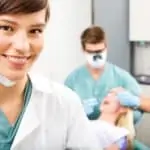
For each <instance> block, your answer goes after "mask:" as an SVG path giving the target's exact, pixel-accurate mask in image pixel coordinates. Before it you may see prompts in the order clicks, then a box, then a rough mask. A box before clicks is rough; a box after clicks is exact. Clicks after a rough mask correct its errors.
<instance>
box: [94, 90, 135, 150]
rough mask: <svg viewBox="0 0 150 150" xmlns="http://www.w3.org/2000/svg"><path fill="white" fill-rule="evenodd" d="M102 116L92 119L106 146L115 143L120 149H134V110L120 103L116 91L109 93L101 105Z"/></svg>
mask: <svg viewBox="0 0 150 150" xmlns="http://www.w3.org/2000/svg"><path fill="white" fill-rule="evenodd" d="M100 111H101V116H100V117H99V118H98V120H97V121H92V123H93V128H94V129H95V130H96V133H97V136H98V137H99V138H100V139H99V141H100V143H101V145H102V146H103V147H104V148H106V149H107V148H108V146H110V145H112V144H115V145H116V146H118V149H119V150H127V149H128V150H132V149H133V145H132V143H133V140H134V137H135V129H134V123H133V111H132V110H131V109H129V108H127V107H123V106H121V105H120V103H119V100H118V99H117V96H116V94H115V93H109V94H108V95H107V96H106V97H105V99H104V101H103V102H102V104H101V106H100Z"/></svg>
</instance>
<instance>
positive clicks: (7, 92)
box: [0, 76, 27, 104]
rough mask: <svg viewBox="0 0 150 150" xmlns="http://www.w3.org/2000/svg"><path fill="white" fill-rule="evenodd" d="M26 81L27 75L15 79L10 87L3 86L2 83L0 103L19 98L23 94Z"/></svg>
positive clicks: (0, 86)
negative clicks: (20, 78)
mask: <svg viewBox="0 0 150 150" xmlns="http://www.w3.org/2000/svg"><path fill="white" fill-rule="evenodd" d="M26 82H27V76H26V77H24V78H23V79H22V80H19V81H17V83H16V84H15V85H14V86H12V87H4V86H3V85H0V104H2V103H4V102H8V101H10V100H13V99H18V98H20V97H21V96H22V94H23V91H24V88H25V85H26Z"/></svg>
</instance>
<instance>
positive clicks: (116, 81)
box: [65, 62, 142, 122]
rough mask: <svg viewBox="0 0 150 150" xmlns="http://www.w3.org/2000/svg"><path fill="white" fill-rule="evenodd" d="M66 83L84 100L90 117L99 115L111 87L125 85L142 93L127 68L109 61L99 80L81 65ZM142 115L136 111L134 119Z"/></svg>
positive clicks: (138, 93)
mask: <svg viewBox="0 0 150 150" xmlns="http://www.w3.org/2000/svg"><path fill="white" fill-rule="evenodd" d="M65 85H67V86H68V87H69V88H71V89H72V90H73V91H75V92H76V93H77V94H78V95H79V97H80V98H81V100H82V103H83V106H84V108H85V112H86V113H87V115H88V117H89V119H92V120H94V119H96V118H97V117H98V116H99V115H100V112H99V105H100V104H101V102H102V100H103V99H104V97H105V96H106V95H107V94H108V93H109V92H110V90H111V89H113V88H116V87H123V88H125V89H127V90H128V91H130V92H131V93H133V94H134V95H138V96H139V95H140V94H141V89H140V86H139V85H138V83H137V81H136V80H135V79H134V78H133V77H132V76H131V75H130V74H129V73H128V72H126V71H125V70H123V69H121V68H119V67H117V66H116V65H113V64H111V63H109V62H108V63H107V64H106V66H105V69H104V72H103V73H102V75H101V76H100V78H99V79H98V80H94V79H93V78H92V76H91V74H90V72H89V71H88V69H87V67H86V66H85V65H84V66H81V67H80V68H77V69H76V70H75V71H73V72H72V73H71V74H70V75H69V76H68V77H67V79H66V80H65ZM141 117H142V112H141V111H138V110H136V111H135V112H134V121H135V122H137V121H138V120H139V119H140V118H141Z"/></svg>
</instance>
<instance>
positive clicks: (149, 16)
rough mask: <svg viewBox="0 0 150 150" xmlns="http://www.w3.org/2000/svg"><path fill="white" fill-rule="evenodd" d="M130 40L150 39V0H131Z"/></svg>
mask: <svg viewBox="0 0 150 150" xmlns="http://www.w3.org/2000/svg"><path fill="white" fill-rule="evenodd" d="M129 39H130V41H150V0H129Z"/></svg>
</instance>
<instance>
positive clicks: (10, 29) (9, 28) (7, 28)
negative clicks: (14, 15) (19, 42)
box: [0, 26, 13, 32]
mask: <svg viewBox="0 0 150 150" xmlns="http://www.w3.org/2000/svg"><path fill="white" fill-rule="evenodd" d="M0 30H4V31H9V32H11V31H13V28H12V27H10V26H0Z"/></svg>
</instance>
